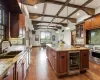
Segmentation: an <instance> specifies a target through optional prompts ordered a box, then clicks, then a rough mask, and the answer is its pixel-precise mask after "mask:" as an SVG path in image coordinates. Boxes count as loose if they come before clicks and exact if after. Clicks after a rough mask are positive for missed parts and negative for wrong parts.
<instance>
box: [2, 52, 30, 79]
mask: <svg viewBox="0 0 100 80" xmlns="http://www.w3.org/2000/svg"><path fill="white" fill-rule="evenodd" d="M29 58H30V52H28V51H26V52H25V53H24V54H22V55H21V57H20V58H19V59H18V60H17V62H15V64H14V65H13V66H11V68H10V69H9V70H8V71H7V73H6V74H5V75H4V77H3V78H2V80H25V77H26V72H27V69H28V66H29V63H30V59H29Z"/></svg>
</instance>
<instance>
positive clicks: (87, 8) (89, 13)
mask: <svg viewBox="0 0 100 80" xmlns="http://www.w3.org/2000/svg"><path fill="white" fill-rule="evenodd" d="M46 2H49V3H53V4H57V5H64V2H59V1H50V0H49V1H48V0H46ZM67 6H68V7H72V8H77V9H80V10H83V11H84V12H86V13H87V14H88V15H94V14H95V9H93V8H89V7H83V6H79V5H75V4H68V5H67Z"/></svg>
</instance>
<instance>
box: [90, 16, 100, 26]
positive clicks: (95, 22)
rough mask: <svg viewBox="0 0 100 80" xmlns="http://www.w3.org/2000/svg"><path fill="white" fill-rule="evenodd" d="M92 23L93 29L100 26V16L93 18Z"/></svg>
mask: <svg viewBox="0 0 100 80" xmlns="http://www.w3.org/2000/svg"><path fill="white" fill-rule="evenodd" d="M92 20H93V21H92V22H93V27H98V26H100V15H98V16H95V17H94V18H93V19H92Z"/></svg>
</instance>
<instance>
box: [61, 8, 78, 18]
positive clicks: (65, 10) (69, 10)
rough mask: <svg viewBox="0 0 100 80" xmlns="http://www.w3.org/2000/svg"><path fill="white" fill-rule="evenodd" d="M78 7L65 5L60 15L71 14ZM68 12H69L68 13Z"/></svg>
mask: <svg viewBox="0 0 100 80" xmlns="http://www.w3.org/2000/svg"><path fill="white" fill-rule="evenodd" d="M67 9H68V12H67ZM75 10H76V8H71V7H68V8H67V7H65V8H64V9H63V11H62V12H61V13H60V14H59V16H63V17H67V15H69V14H70V13H72V12H73V11H75ZM67 13H68V14H67Z"/></svg>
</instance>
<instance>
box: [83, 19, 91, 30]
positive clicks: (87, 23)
mask: <svg viewBox="0 0 100 80" xmlns="http://www.w3.org/2000/svg"><path fill="white" fill-rule="evenodd" d="M92 27H93V26H92V19H88V20H86V21H85V25H84V29H85V30H88V29H91V28H92Z"/></svg>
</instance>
